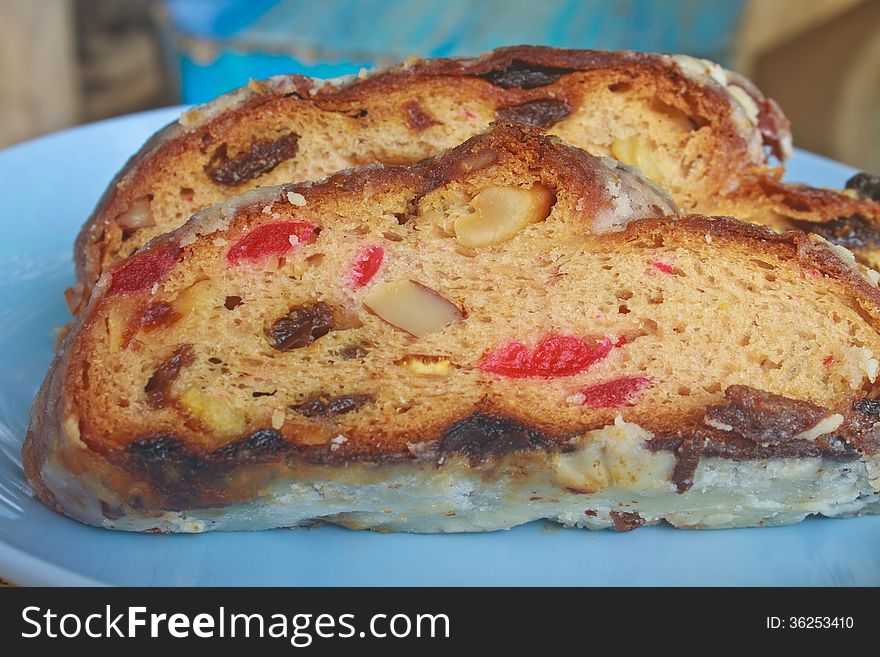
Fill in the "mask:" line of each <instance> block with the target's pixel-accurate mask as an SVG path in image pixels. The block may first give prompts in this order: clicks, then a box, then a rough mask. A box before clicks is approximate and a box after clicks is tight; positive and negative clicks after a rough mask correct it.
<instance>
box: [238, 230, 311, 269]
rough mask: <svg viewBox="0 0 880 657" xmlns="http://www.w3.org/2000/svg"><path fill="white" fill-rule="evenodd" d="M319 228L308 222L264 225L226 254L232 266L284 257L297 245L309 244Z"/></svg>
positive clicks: (249, 233)
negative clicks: (272, 257) (270, 257)
mask: <svg viewBox="0 0 880 657" xmlns="http://www.w3.org/2000/svg"><path fill="white" fill-rule="evenodd" d="M317 232H318V227H317V226H315V225H314V224H310V223H308V222H307V221H278V222H275V223H269V224H263V225H262V226H258V227H256V228H254V229H253V230H251V231H249V232H248V233H247V234H245V235H244V237H242V238H241V239H240V240H238V242H236V243H235V245H233V246H232V248H230V249H229V251H228V252H227V253H226V259H227V260H228V261H229V263H230V264H232V265H239V264H241V263H243V262H256V263H258V262H261V261H263V260H265V259H266V258H268V257H269V256H279V257H280V256H283V255H286V254H287V253H289V252H290V251H291V250H292V249H293V248H294V246H295V245H297V244H307V243H309V242H311V241H312V239H313V238H314V237H315V236H316V235H317Z"/></svg>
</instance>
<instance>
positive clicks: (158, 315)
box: [140, 301, 180, 331]
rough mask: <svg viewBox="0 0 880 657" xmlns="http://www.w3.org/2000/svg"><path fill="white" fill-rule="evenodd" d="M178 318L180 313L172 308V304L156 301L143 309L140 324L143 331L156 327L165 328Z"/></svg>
mask: <svg viewBox="0 0 880 657" xmlns="http://www.w3.org/2000/svg"><path fill="white" fill-rule="evenodd" d="M178 319H180V315H179V314H178V313H177V311H175V310H174V306H173V305H172V304H170V303H168V302H167V301H156V302H154V303H151V304H149V305H148V306H147V307H146V308H145V309H144V312H143V313H142V314H141V318H140V325H141V328H142V329H144V330H145V331H152V330H153V329H157V328H167V327H169V326H171V325H172V324H174V323H175V322H176V321H177V320H178Z"/></svg>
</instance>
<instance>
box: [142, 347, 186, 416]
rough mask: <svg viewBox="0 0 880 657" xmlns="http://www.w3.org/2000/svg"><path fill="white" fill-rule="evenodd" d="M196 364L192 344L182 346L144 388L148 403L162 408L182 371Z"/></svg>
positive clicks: (167, 359) (164, 362) (157, 369)
mask: <svg viewBox="0 0 880 657" xmlns="http://www.w3.org/2000/svg"><path fill="white" fill-rule="evenodd" d="M193 362H195V354H194V353H193V348H192V345H191V344H182V345H180V346H179V347H178V348H177V349H175V350H174V351H173V352H172V354H171V355H170V356H169V357H168V358H166V359H165V360H164V361H162V363H161V364H160V365H159V367H157V368H156V371H155V372H153V375H152V376H151V377H150V379H149V380H148V381H147V385H146V386H144V392H145V393H146V394H147V402H148V403H149V404H150V406H152V407H153V408H162V407H163V406H165V404H166V403H167V401H168V393H169V392H170V391H171V385H172V384H173V383H174V381H175V380H176V379H177V377H178V376H180V370H181V369H182V368H184V367H187V366H189V365H192V364H193Z"/></svg>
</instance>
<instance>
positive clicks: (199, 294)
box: [172, 278, 214, 316]
mask: <svg viewBox="0 0 880 657" xmlns="http://www.w3.org/2000/svg"><path fill="white" fill-rule="evenodd" d="M213 290H214V282H213V281H212V280H211V279H208V278H206V279H202V280H200V281H196V282H195V283H193V284H192V285H190V286H189V287H188V288H186V289H184V290H181V291H180V293H179V294H178V295H177V297H175V299H174V301H172V304H173V305H174V310H175V311H177V313H178V314H180V315H181V316H186V315H187V314H189V313H190V312H192V310H193V308H195V307H196V305H198V304H200V303H201V304H205V303H206V300H210V299H211V296H212V294H211V293H212V291H213Z"/></svg>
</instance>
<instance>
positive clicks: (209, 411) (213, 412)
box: [179, 388, 247, 436]
mask: <svg viewBox="0 0 880 657" xmlns="http://www.w3.org/2000/svg"><path fill="white" fill-rule="evenodd" d="M179 402H180V405H181V406H182V407H183V409H184V410H186V411H187V412H188V413H189V415H190V416H191V417H192V418H193V419H194V420H196V421H197V422H199V423H200V424H202V425H203V426H204V427H205V428H207V429H209V430H211V431H214V432H216V433H218V434H220V435H224V436H235V435H239V434H242V433H244V431H245V429H247V425H246V422H245V417H244V414H243V413H242V412H241V411H240V410H239V409H237V408H235V407H234V406H233V405H232V404H230V403H229V402H227V401H224V400H222V399H220V398H218V397H212V396H211V395H208V394H207V393H205V392H202V390H200V389H199V388H187V389H186V390H184V391H183V393H182V394H181V395H180V398H179Z"/></svg>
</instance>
